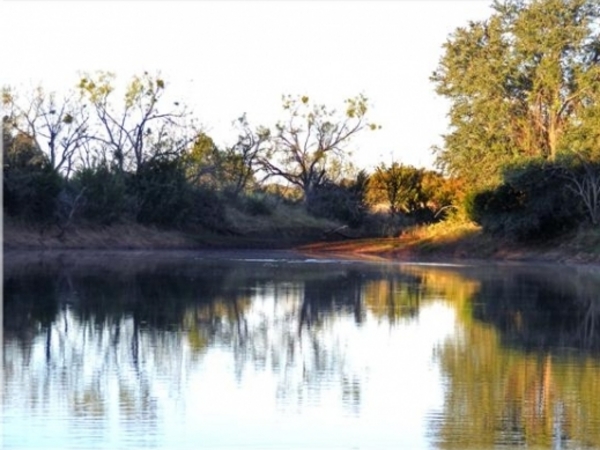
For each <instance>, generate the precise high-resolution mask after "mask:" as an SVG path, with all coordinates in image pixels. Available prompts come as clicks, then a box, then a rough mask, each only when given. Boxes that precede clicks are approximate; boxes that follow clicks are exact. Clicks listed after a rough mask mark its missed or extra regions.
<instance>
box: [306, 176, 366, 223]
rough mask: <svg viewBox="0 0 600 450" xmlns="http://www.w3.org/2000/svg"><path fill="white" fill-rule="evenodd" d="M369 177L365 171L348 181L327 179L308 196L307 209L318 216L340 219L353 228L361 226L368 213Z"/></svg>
mask: <svg viewBox="0 0 600 450" xmlns="http://www.w3.org/2000/svg"><path fill="white" fill-rule="evenodd" d="M367 185H368V177H367V176H366V174H365V173H364V172H359V174H358V176H357V177H356V178H355V179H354V180H352V181H350V182H347V183H342V184H336V183H333V182H331V181H326V182H325V183H323V184H322V185H319V186H317V187H315V188H314V189H313V191H312V192H311V195H310V196H309V197H308V198H307V210H308V212H309V213H310V214H312V215H314V216H316V217H323V218H327V219H332V220H339V221H341V222H344V223H347V224H348V225H350V226H351V227H353V228H356V227H360V226H361V225H362V224H363V222H364V220H365V218H366V215H367V211H368V207H367V203H366V192H367Z"/></svg>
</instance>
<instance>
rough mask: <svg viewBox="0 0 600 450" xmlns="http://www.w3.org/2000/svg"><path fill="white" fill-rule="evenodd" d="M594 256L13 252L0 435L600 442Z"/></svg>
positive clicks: (335, 443) (98, 439)
mask: <svg viewBox="0 0 600 450" xmlns="http://www.w3.org/2000/svg"><path fill="white" fill-rule="evenodd" d="M599 293H600V271H599V270H598V269H595V268H591V267H565V266H561V267H558V266H520V265H498V264H488V265H482V264H463V265H456V264H445V265H432V264H400V263H390V262H360V261H349V260H336V259H323V258H306V257H304V256H301V255H296V254H293V253H281V252H270V253H256V252H255V253H245V252H219V253H191V252H189V253H185V252H183V253H182V252H178V253H144V252H130V253H108V254H90V253H66V254H62V255H58V256H57V255H35V256H34V257H32V256H31V255H25V256H24V255H23V254H7V255H5V260H4V319H3V322H4V323H3V331H4V342H3V349H4V361H3V375H4V376H3V410H2V413H3V419H2V420H3V427H2V437H3V444H4V447H5V448H23V449H25V448H27V449H29V448H31V449H34V448H35V449H38V448H40V449H42V448H56V449H116V448H127V449H133V448H165V449H167V448H169V449H180V448H182V449H185V448H189V449H192V448H193V449H198V448H206V449H209V448H210V449H212V448H214V449H226V448H227V449H229V448H248V449H265V448H266V449H276V448H277V449H278V448H282V449H284V448H285V449H288V448H291V449H294V448H297V449H321V448H322V449H336V448H339V449H371V448H373V449H385V448H410V449H426V448H440V449H443V448H457V449H463V448H466V449H467V448H472V449H492V448H514V447H521V448H523V447H525V448H573V449H575V448H577V449H579V448H600V331H599V330H600V323H599V317H600V300H599V299H598V296H599Z"/></svg>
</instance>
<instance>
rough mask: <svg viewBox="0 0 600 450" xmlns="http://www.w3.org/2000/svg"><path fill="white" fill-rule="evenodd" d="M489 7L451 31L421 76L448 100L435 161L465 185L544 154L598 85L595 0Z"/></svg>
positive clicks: (599, 10)
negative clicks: (427, 75)
mask: <svg viewBox="0 0 600 450" xmlns="http://www.w3.org/2000/svg"><path fill="white" fill-rule="evenodd" d="M492 8H493V11H494V12H493V14H492V15H491V17H490V18H489V19H488V20H485V21H480V22H470V23H469V25H468V26H466V27H461V28H458V29H457V30H456V31H455V32H454V33H453V34H452V35H451V37H450V38H449V40H448V41H447V42H446V43H445V44H444V50H445V53H444V55H443V56H442V58H441V60H440V63H439V66H438V68H437V70H436V71H435V72H434V74H433V76H432V77H431V79H432V81H433V82H434V83H435V85H436V90H437V92H438V94H440V95H442V96H444V97H446V98H448V99H449V100H450V101H451V108H450V114H449V116H450V123H451V131H450V133H449V134H448V135H446V136H445V144H444V147H443V148H441V149H437V152H438V162H439V163H440V165H441V166H442V167H444V168H445V169H446V170H447V171H449V172H450V173H454V174H457V175H460V176H462V177H464V178H465V179H466V180H467V181H468V182H469V183H470V184H471V185H475V186H490V185H494V184H497V183H498V182H500V179H501V172H502V167H503V166H504V165H506V164H507V163H512V162H515V161H517V160H518V159H520V158H531V157H536V158H537V157H539V158H543V159H546V160H554V159H555V158H556V156H557V155H558V154H559V152H560V151H561V149H563V148H564V144H565V142H566V140H565V139H566V136H567V135H568V134H569V132H570V130H571V129H572V128H576V127H579V126H581V125H582V123H583V122H586V117H587V116H586V111H587V110H588V108H590V107H591V106H593V105H594V98H595V95H596V94H595V93H596V92H597V90H598V84H599V83H600V65H599V64H598V62H599V60H600V44H599V42H600V39H599V37H600V4H599V3H598V2H597V1H596V0H534V1H529V2H525V1H523V0H506V1H502V2H501V1H495V2H494V4H493V6H492ZM588 123H589V122H588ZM474 169H476V170H474Z"/></svg>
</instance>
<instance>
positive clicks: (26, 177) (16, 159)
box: [2, 142, 63, 222]
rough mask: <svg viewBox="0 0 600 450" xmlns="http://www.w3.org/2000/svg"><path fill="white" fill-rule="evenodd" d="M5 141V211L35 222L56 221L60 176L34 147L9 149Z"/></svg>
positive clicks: (3, 182)
mask: <svg viewBox="0 0 600 450" xmlns="http://www.w3.org/2000/svg"><path fill="white" fill-rule="evenodd" d="M6 144H7V143H6V142H5V143H4V145H5V147H4V161H3V162H4V170H3V179H2V184H3V190H4V193H3V209H4V212H5V214H7V215H9V216H18V217H21V218H23V219H25V220H29V221H35V222H50V221H52V220H54V218H55V212H56V203H57V202H56V200H57V197H58V194H59V192H60V191H61V189H62V185H63V180H62V178H61V176H60V175H59V174H58V173H56V171H55V170H54V169H53V168H52V167H51V166H50V164H49V163H48V161H47V160H46V158H45V157H44V156H43V155H41V154H39V153H38V152H37V151H35V149H33V148H31V149H29V150H31V151H26V150H24V149H23V148H21V149H17V148H15V147H14V146H12V147H9V148H6ZM21 150H22V151H21Z"/></svg>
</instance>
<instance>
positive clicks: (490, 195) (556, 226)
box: [465, 162, 582, 240]
mask: <svg viewBox="0 0 600 450" xmlns="http://www.w3.org/2000/svg"><path fill="white" fill-rule="evenodd" d="M465 210H466V211H467V214H468V216H469V218H470V219H471V220H473V221H474V222H476V223H478V224H480V225H481V226H482V227H483V229H484V230H485V231H487V232H490V233H492V234H497V235H505V236H508V237H512V238H516V239H520V240H526V239H539V238H548V237H552V236H555V235H557V234H559V233H562V232H565V231H567V230H569V229H572V228H573V227H575V226H576V225H577V224H578V223H579V222H580V221H581V220H582V211H581V207H580V204H579V201H578V199H577V198H576V197H575V195H574V194H573V192H572V191H571V190H570V189H568V188H567V186H566V181H565V179H564V177H562V176H561V175H560V172H559V171H558V169H557V167H556V166H555V165H553V164H550V163H547V162H529V163H527V164H523V165H519V166H512V167H509V168H507V169H506V170H505V172H504V182H503V183H502V184H501V185H500V186H498V187H497V188H495V189H489V190H485V191H481V192H476V193H471V194H469V195H467V196H466V199H465Z"/></svg>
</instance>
